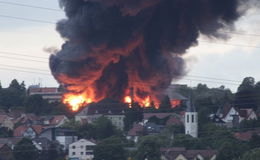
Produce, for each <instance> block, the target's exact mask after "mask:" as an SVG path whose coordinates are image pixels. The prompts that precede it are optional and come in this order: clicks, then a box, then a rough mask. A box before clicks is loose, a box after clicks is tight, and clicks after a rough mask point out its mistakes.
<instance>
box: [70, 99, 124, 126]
mask: <svg viewBox="0 0 260 160" xmlns="http://www.w3.org/2000/svg"><path fill="white" fill-rule="evenodd" d="M127 107H128V106H127V104H124V103H121V102H119V101H116V100H112V99H109V98H106V99H103V100H101V101H100V102H98V103H92V104H89V105H88V106H87V107H85V108H84V109H83V110H81V111H80V112H79V113H78V114H77V115H76V116H75V120H76V121H82V120H83V119H85V120H86V121H87V122H88V123H92V122H93V121H95V120H97V119H98V118H99V117H101V116H105V117H106V118H108V119H109V120H111V122H112V124H113V125H114V126H116V127H117V128H118V129H121V130H123V128H124V118H125V110H126V109H127Z"/></svg>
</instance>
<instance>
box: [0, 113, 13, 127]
mask: <svg viewBox="0 0 260 160" xmlns="http://www.w3.org/2000/svg"><path fill="white" fill-rule="evenodd" d="M0 126H1V127H6V128H8V129H9V130H13V129H14V121H13V118H12V117H10V116H9V115H7V114H1V115H0Z"/></svg>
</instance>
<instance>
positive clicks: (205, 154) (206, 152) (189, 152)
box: [185, 150, 217, 159]
mask: <svg viewBox="0 0 260 160" xmlns="http://www.w3.org/2000/svg"><path fill="white" fill-rule="evenodd" d="M216 154H217V151H215V150H187V152H186V154H185V156H186V157H187V158H194V157H196V156H197V155H201V156H202V157H204V158H205V159H209V158H211V157H212V156H214V155H216Z"/></svg>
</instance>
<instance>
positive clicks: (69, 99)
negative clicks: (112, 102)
mask: <svg viewBox="0 0 260 160" xmlns="http://www.w3.org/2000/svg"><path fill="white" fill-rule="evenodd" d="M62 102H63V103H64V104H67V105H68V106H69V107H70V109H71V110H72V111H74V112H76V111H78V110H79V109H80V108H81V107H82V106H84V105H86V104H89V103H91V102H92V99H91V98H87V97H86V96H85V95H84V94H74V93H67V94H64V95H63V100H62Z"/></svg>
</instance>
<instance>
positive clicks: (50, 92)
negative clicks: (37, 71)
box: [28, 85, 62, 102]
mask: <svg viewBox="0 0 260 160" xmlns="http://www.w3.org/2000/svg"><path fill="white" fill-rule="evenodd" d="M28 94H29V95H41V96H42V98H43V99H46V100H48V101H49V102H59V101H61V99H62V92H61V91H60V90H59V88H56V87H44V88H41V87H40V85H33V86H29V89H28Z"/></svg>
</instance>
